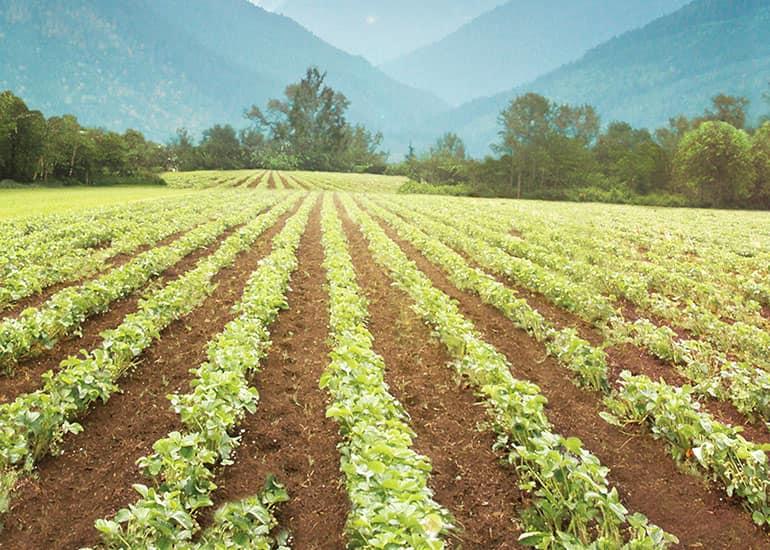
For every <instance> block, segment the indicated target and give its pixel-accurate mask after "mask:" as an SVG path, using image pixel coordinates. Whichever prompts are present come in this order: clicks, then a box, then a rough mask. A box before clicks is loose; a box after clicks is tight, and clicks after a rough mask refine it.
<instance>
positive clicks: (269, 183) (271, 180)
mask: <svg viewBox="0 0 770 550" xmlns="http://www.w3.org/2000/svg"><path fill="white" fill-rule="evenodd" d="M267 188H268V189H276V185H275V179H274V178H273V174H270V178H269V179H268V180H267Z"/></svg>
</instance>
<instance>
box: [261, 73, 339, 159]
mask: <svg viewBox="0 0 770 550" xmlns="http://www.w3.org/2000/svg"><path fill="white" fill-rule="evenodd" d="M325 80H326V73H321V72H320V71H319V70H318V68H316V67H311V68H309V69H308V70H307V72H306V74H305V77H304V78H303V79H302V80H301V81H300V82H298V83H296V84H290V85H289V86H287V87H286V90H285V96H286V99H285V100H279V99H272V100H270V101H269V102H268V105H267V113H266V114H265V113H262V111H261V110H260V109H259V107H257V106H252V107H251V109H250V110H249V111H248V113H247V115H246V116H247V117H248V118H250V119H251V120H253V121H255V122H256V123H257V124H258V125H260V126H262V127H264V128H267V129H268V130H269V131H270V133H271V136H272V139H273V140H274V141H275V142H277V143H278V144H279V150H280V151H286V150H291V151H292V152H293V153H294V154H295V155H296V156H297V157H298V158H299V162H300V164H301V165H302V166H303V167H305V168H308V169H314V170H329V169H334V168H337V167H338V163H339V160H338V157H339V156H341V155H342V154H343V152H344V151H345V149H346V148H347V146H348V138H349V137H350V132H349V129H348V123H347V120H346V119H345V112H346V111H347V109H348V106H349V105H350V102H349V101H348V99H347V98H346V97H345V96H344V95H343V94H342V93H340V92H337V91H335V90H334V89H332V88H331V87H330V86H327V85H326V84H325Z"/></svg>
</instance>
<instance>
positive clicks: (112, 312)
mask: <svg viewBox="0 0 770 550" xmlns="http://www.w3.org/2000/svg"><path fill="white" fill-rule="evenodd" d="M237 229H238V227H234V228H232V229H229V230H227V231H225V232H224V233H222V234H221V235H220V236H219V237H218V238H217V240H216V241H214V242H213V243H212V244H210V245H209V246H207V247H204V248H199V249H197V250H195V251H193V252H192V253H191V254H188V255H187V256H185V257H184V258H182V259H181V260H180V261H179V262H177V263H176V264H174V265H173V266H171V267H170V268H168V269H167V270H166V271H164V272H163V273H161V275H160V276H159V277H157V278H155V279H151V280H150V282H149V283H148V286H145V287H144V288H142V289H139V290H138V291H136V292H134V293H133V294H131V295H130V296H127V297H126V298H123V299H121V300H117V301H115V302H113V303H112V304H110V309H109V310H108V311H106V312H104V313H101V314H99V315H95V316H93V317H90V318H88V319H86V320H85V322H84V323H83V325H82V327H81V333H82V336H75V337H74V338H66V339H64V340H61V341H60V342H59V343H58V344H56V345H55V346H54V347H53V348H52V349H50V350H46V351H44V352H43V353H42V354H40V355H38V356H37V357H33V358H30V359H27V360H24V361H21V362H20V363H19V364H18V365H16V367H15V370H14V374H13V375H11V376H2V377H0V403H5V402H8V401H12V400H13V399H15V398H16V397H17V396H19V395H20V394H22V393H26V392H30V391H34V390H36V389H38V388H39V387H40V386H41V385H42V382H41V380H40V375H42V374H43V373H44V372H46V371H49V370H53V371H58V370H59V363H61V361H62V360H63V359H66V358H67V357H70V356H73V355H78V354H79V353H80V352H81V350H90V349H93V348H95V347H97V346H98V345H99V344H100V343H101V341H102V337H101V333H102V332H103V331H105V330H108V329H112V328H115V327H117V326H118V325H119V324H120V323H121V322H123V318H124V317H125V316H126V315H128V314H130V313H133V312H134V311H136V309H137V307H138V304H139V300H141V299H142V297H144V296H145V295H146V294H147V293H148V291H149V290H150V289H156V288H160V287H161V286H162V285H165V284H167V283H168V282H170V281H173V280H175V279H178V278H179V277H181V276H182V275H183V274H184V273H186V272H187V271H189V270H190V269H192V268H193V267H195V264H196V263H197V262H198V260H200V259H201V258H203V257H205V256H208V255H209V254H211V253H212V252H213V251H214V250H216V249H217V248H218V247H219V245H220V244H222V242H223V241H224V240H225V239H226V238H227V237H229V236H230V235H232V234H233V233H234V232H235V231H236V230H237Z"/></svg>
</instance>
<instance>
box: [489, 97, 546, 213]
mask: <svg viewBox="0 0 770 550" xmlns="http://www.w3.org/2000/svg"><path fill="white" fill-rule="evenodd" d="M551 115H552V105H551V102H550V101H549V100H548V99H546V98H545V97H543V96H541V95H539V94H534V93H528V94H525V95H522V96H519V97H517V98H515V99H514V100H512V101H511V104H510V105H509V106H508V107H507V108H506V109H504V110H503V111H502V112H501V113H500V115H499V116H498V124H499V125H500V130H499V131H498V135H499V136H500V142H499V143H497V144H495V145H493V146H492V147H493V150H494V151H496V152H498V153H502V154H503V155H508V156H509V157H510V173H509V181H510V185H511V187H513V179H514V175H515V176H516V178H517V183H516V196H517V197H518V198H521V193H522V178H523V170H524V169H525V167H526V166H527V165H530V166H531V167H532V171H533V172H534V171H535V164H536V148H537V145H538V144H539V143H542V142H543V141H544V139H545V136H546V135H547V134H548V131H549V129H550V124H551Z"/></svg>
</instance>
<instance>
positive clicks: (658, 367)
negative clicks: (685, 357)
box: [378, 218, 770, 443]
mask: <svg viewBox="0 0 770 550" xmlns="http://www.w3.org/2000/svg"><path fill="white" fill-rule="evenodd" d="M378 219H379V218H378ZM402 219H403V218H402ZM405 221H406V220H405ZM455 252H457V253H458V254H460V255H461V256H462V257H463V258H464V259H465V260H466V262H468V264H469V265H470V266H472V267H475V268H478V269H481V270H482V271H485V272H487V273H488V274H489V275H490V276H491V277H494V278H495V279H496V280H497V281H498V282H499V283H500V284H503V285H505V286H506V287H508V288H510V289H511V290H513V291H514V292H516V294H517V295H518V296H519V297H520V298H523V299H524V300H526V301H527V303H528V304H529V305H530V307H532V308H533V309H535V310H536V311H538V312H540V313H541V314H542V315H543V317H545V318H546V319H547V320H548V321H550V322H551V323H553V324H554V325H555V326H556V327H557V328H560V329H564V328H574V329H575V330H576V331H577V332H578V334H579V335H580V337H581V338H583V339H585V340H587V341H588V342H590V343H591V344H592V345H594V346H601V345H602V344H603V343H604V336H603V335H602V333H601V331H599V330H598V329H596V328H595V327H593V326H592V325H591V324H590V323H589V322H587V321H585V320H583V319H581V318H580V317H578V316H577V315H575V314H573V313H571V312H569V311H566V310H564V309H562V308H561V307H559V306H557V305H555V304H553V303H552V302H551V301H550V300H549V299H548V298H547V297H546V296H544V295H543V294H541V293H538V292H534V291H531V290H529V289H526V288H524V287H521V286H518V285H517V284H515V283H514V282H513V281H511V280H510V279H508V278H506V277H503V276H498V275H495V274H494V273H491V272H489V271H488V270H485V269H484V268H483V267H482V266H480V265H479V264H478V263H477V262H475V261H474V260H473V259H471V258H469V257H468V255H467V254H466V253H464V252H463V251H461V250H455ZM624 315H629V316H630V317H627V318H628V319H629V320H630V321H634V320H636V319H638V318H639V314H638V313H637V312H636V310H635V309H633V307H632V306H631V305H630V304H625V305H624ZM656 324H658V325H659V326H660V323H659V322H656ZM605 352H606V355H607V363H608V367H609V368H610V372H609V374H608V377H609V379H610V381H612V382H616V381H617V379H618V376H619V375H620V373H621V372H622V371H623V370H628V371H630V372H631V373H633V374H637V375H638V374H644V375H647V376H649V377H650V378H651V379H653V380H661V379H662V380H664V381H665V382H666V383H668V384H670V385H674V386H683V385H685V384H687V383H688V381H687V380H686V379H685V378H684V377H683V376H682V375H681V374H679V373H678V372H677V370H676V368H675V367H674V365H672V364H670V363H668V362H666V361H663V360H661V359H658V358H657V357H655V356H653V355H652V354H651V353H649V352H648V351H646V350H644V349H642V348H640V347H638V346H635V345H633V344H622V345H615V346H610V347H608V348H607V349H606V350H605ZM702 404H703V406H704V409H705V410H706V411H708V412H709V413H711V414H712V415H714V417H715V418H716V419H718V420H720V421H721V422H724V423H726V424H730V425H733V426H737V427H740V428H741V429H742V430H743V436H744V437H745V438H746V439H749V440H751V441H755V442H757V443H770V431H768V429H767V428H765V427H764V426H762V425H760V424H752V423H751V422H749V420H748V418H747V417H746V416H745V415H743V414H742V413H740V412H739V411H738V410H737V409H736V408H735V407H734V406H733V405H732V404H731V403H729V402H725V401H719V400H717V399H714V398H704V399H703V401H702Z"/></svg>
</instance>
